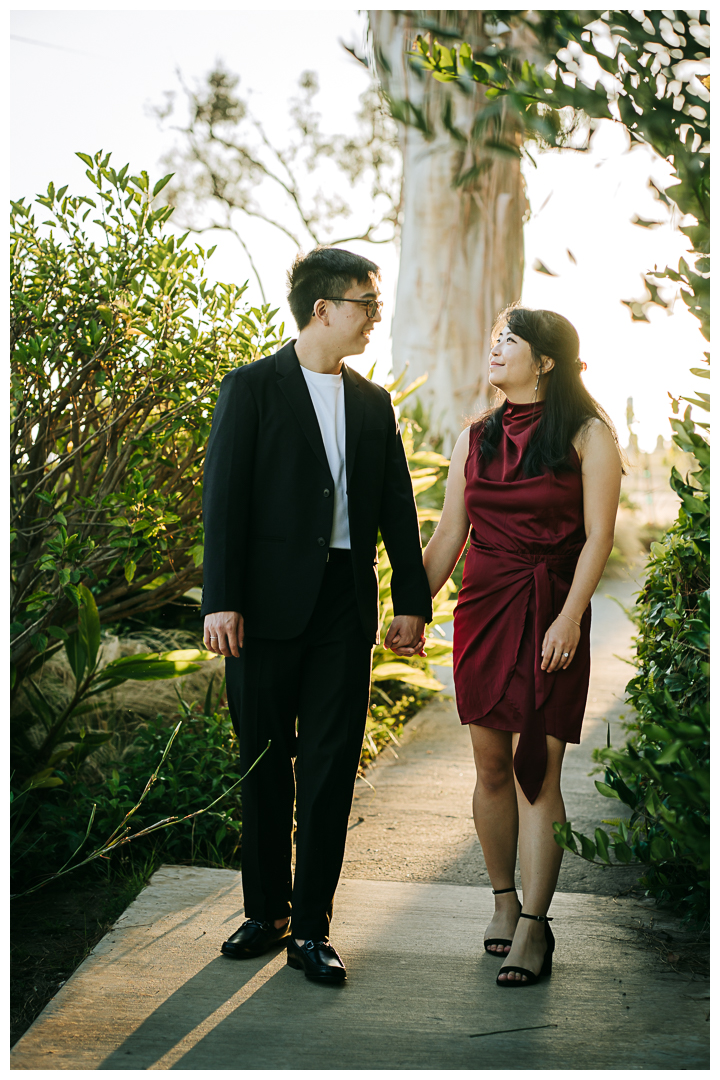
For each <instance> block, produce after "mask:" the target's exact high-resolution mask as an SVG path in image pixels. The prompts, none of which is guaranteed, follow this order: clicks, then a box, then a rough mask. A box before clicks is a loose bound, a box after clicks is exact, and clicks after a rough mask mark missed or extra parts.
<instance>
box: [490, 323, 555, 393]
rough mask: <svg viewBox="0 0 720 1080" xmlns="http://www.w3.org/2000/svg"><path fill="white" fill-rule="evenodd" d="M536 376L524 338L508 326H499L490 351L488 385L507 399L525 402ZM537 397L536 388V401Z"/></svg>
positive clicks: (532, 390)
mask: <svg viewBox="0 0 720 1080" xmlns="http://www.w3.org/2000/svg"><path fill="white" fill-rule="evenodd" d="M537 377H538V371H537V367H536V365H535V362H534V361H533V358H532V352H531V350H530V346H529V345H528V343H527V341H525V340H524V339H523V338H521V337H518V335H517V334H514V333H513V332H512V330H511V329H510V328H509V327H508V326H505V327H503V329H502V330H501V331H500V336H499V337H498V339H497V341H496V342H495V344H494V345H493V347H492V349H491V350H490V375H489V380H490V383H491V385H492V386H496V387H497V388H498V390H502V392H503V393H504V394H505V395H506V396H507V397H509V398H510V400H511V401H516V402H529V401H532V400H533V396H534V394H535V386H536V383H537ZM541 383H542V380H541ZM540 398H541V394H540V388H539V387H538V400H540Z"/></svg>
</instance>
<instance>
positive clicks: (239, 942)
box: [220, 919, 290, 960]
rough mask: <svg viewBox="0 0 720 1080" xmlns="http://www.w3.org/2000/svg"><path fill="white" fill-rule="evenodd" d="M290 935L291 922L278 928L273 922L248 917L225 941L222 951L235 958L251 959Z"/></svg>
mask: <svg viewBox="0 0 720 1080" xmlns="http://www.w3.org/2000/svg"><path fill="white" fill-rule="evenodd" d="M289 936H290V923H289V922H286V923H285V925H284V926H281V927H280V928H279V929H277V930H276V929H275V927H274V926H273V925H272V923H267V922H260V921H259V920H258V919H248V920H247V922H244V923H243V924H242V926H241V927H240V929H239V930H236V931H235V933H234V934H233V935H232V936H231V937H229V938H228V939H227V941H223V943H222V945H221V947H220V952H221V953H223V954H224V955H225V956H231V957H232V958H233V960H249V959H250V958H251V957H253V956H262V954H263V953H266V952H268V950H269V949H272V947H273V945H277V943H278V942H279V941H283V940H284V938H286V937H289Z"/></svg>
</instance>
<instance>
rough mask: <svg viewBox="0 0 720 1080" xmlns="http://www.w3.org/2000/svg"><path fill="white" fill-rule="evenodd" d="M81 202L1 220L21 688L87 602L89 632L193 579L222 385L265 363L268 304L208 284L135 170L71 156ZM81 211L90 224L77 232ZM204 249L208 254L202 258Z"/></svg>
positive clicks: (270, 339) (152, 605) (274, 340)
mask: <svg viewBox="0 0 720 1080" xmlns="http://www.w3.org/2000/svg"><path fill="white" fill-rule="evenodd" d="M79 156H80V157H81V158H82V160H83V161H84V162H85V163H86V164H87V165H88V170H87V176H88V179H89V181H90V191H91V195H92V197H91V196H90V195H81V196H71V195H68V194H67V188H66V187H62V188H60V189H59V190H58V189H56V187H55V185H54V184H52V183H51V184H49V185H48V191H47V195H46V196H42V197H39V198H38V200H37V202H38V203H39V204H40V205H41V206H42V208H43V209H44V211H45V213H46V215H48V218H47V220H46V221H44V222H42V223H40V222H37V221H36V219H35V216H34V214H33V212H32V210H31V206H30V205H28V204H27V203H26V201H25V200H24V199H20V200H18V201H17V202H13V203H12V214H11V275H10V276H11V347H10V363H11V412H10V457H11V488H10V497H11V509H10V518H11V529H12V531H11V624H12V625H11V656H12V663H13V677H14V678H15V679H16V682H17V683H19V682H20V679H21V678H22V676H23V675H24V673H25V672H26V670H27V668H28V666H29V665H31V664H32V662H33V660H34V658H35V657H36V656H37V655H38V654H41V653H43V652H44V651H45V649H46V647H47V645H48V641H49V640H52V638H53V637H55V638H56V639H57V638H59V637H60V638H61V637H62V634H63V630H64V629H65V628H67V627H69V626H71V624H72V623H73V622H74V620H75V619H76V617H77V610H78V608H79V607H80V606H81V604H82V600H81V596H80V592H79V588H80V585H86V586H87V587H88V588H90V589H91V590H92V592H93V594H94V596H95V599H96V602H97V605H98V608H99V610H100V619H101V621H102V622H104V623H107V622H108V621H117V619H119V618H122V617H127V616H129V615H132V614H137V613H138V612H142V611H147V610H151V609H157V608H158V607H161V606H162V605H163V604H165V603H167V602H168V601H169V600H172V599H174V598H176V597H179V596H181V595H182V594H183V593H184V592H185V591H187V590H188V589H189V588H190V587H191V586H193V585H197V584H198V583H199V582H200V578H201V571H200V564H201V563H202V543H203V534H202V526H201V523H200V492H201V485H200V478H201V473H202V462H203V457H204V452H205V445H206V443H207V438H208V435H209V431H210V423H211V418H212V409H213V406H214V403H215V399H216V396H217V388H218V386H219V383H220V381H221V379H222V376H223V375H224V374H225V372H226V371H228V370H229V369H230V368H232V367H236V366H237V365H238V364H243V363H246V362H247V361H250V360H253V359H255V358H256V357H258V356H260V355H264V354H266V353H268V352H272V351H273V350H274V349H275V348H276V347H277V345H278V343H279V339H280V338H281V337H282V334H283V328H282V327H280V328H279V329H278V331H277V335H276V334H275V330H274V328H273V327H272V326H271V325H270V322H271V319H272V315H273V313H272V312H270V311H269V308H268V307H267V306H266V307H263V308H262V309H248V308H247V307H246V305H245V304H244V303H243V301H242V295H243V291H244V286H241V287H238V286H235V285H223V284H216V285H209V284H208V282H207V278H206V260H207V255H206V253H205V252H204V251H203V249H202V248H200V247H199V246H197V247H194V248H191V247H189V246H186V243H185V240H186V237H181V238H177V237H175V236H173V235H169V234H166V233H164V232H163V225H164V223H165V222H166V220H167V218H168V216H169V215H170V213H171V212H172V211H171V208H170V207H167V206H165V207H160V208H159V209H153V202H154V200H155V198H156V197H157V196H158V194H159V193H160V191H161V190H162V188H163V186H164V185H165V184H166V183H167V181H168V180H169V179H170V178H169V177H163V178H162V179H161V180H159V181H158V182H157V183H156V184H155V185H154V187H152V188H151V186H150V181H149V179H148V175H147V173H145V172H143V173H141V174H140V175H139V176H131V175H130V174H129V171H128V167H127V166H124V167H123V168H122V169H120V170H119V171H116V170H115V169H114V168H112V167H111V166H110V163H109V162H110V155H109V154H105V155H104V156H103V155H102V154H96V155H95V156H94V158H91V157H90V156H89V155H87V154H80V155H79ZM88 216H90V221H89V222H88V221H87V218H88ZM208 254H211V253H208Z"/></svg>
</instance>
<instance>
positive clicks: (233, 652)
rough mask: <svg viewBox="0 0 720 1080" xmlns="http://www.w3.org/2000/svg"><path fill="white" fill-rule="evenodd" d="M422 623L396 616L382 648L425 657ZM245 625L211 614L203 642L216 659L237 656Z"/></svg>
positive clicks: (230, 615) (232, 614)
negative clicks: (215, 654) (217, 657)
mask: <svg viewBox="0 0 720 1080" xmlns="http://www.w3.org/2000/svg"><path fill="white" fill-rule="evenodd" d="M424 630H425V620H424V619H423V618H422V616H421V615H396V616H395V618H394V619H393V621H392V622H391V623H390V629H389V630H388V632H387V634H386V635H385V642H384V647H385V648H386V649H391V650H392V651H393V652H394V653H397V655H398V656H425V655H427V654H426V653H425V648H424V646H425V634H424ZM244 638H245V624H244V622H243V617H242V615H240V614H239V612H237V611H213V612H212V613H211V614H210V615H206V616H205V627H204V631H203V641H204V643H205V648H206V649H207V650H208V651H209V652H214V653H217V655H218V656H236V657H237V656H240V650H241V649H242V647H243V641H244Z"/></svg>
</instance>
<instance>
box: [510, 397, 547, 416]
mask: <svg viewBox="0 0 720 1080" xmlns="http://www.w3.org/2000/svg"><path fill="white" fill-rule="evenodd" d="M544 405H545V402H544V401H527V402H519V401H511V400H510V398H508V399H507V403H506V406H505V416H510V417H517V418H518V419H519V418H520V417H522V416H532V415H533V413H534V414H535V415H538V414H539V413H540V412H541V411H542V409H543V406H544Z"/></svg>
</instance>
